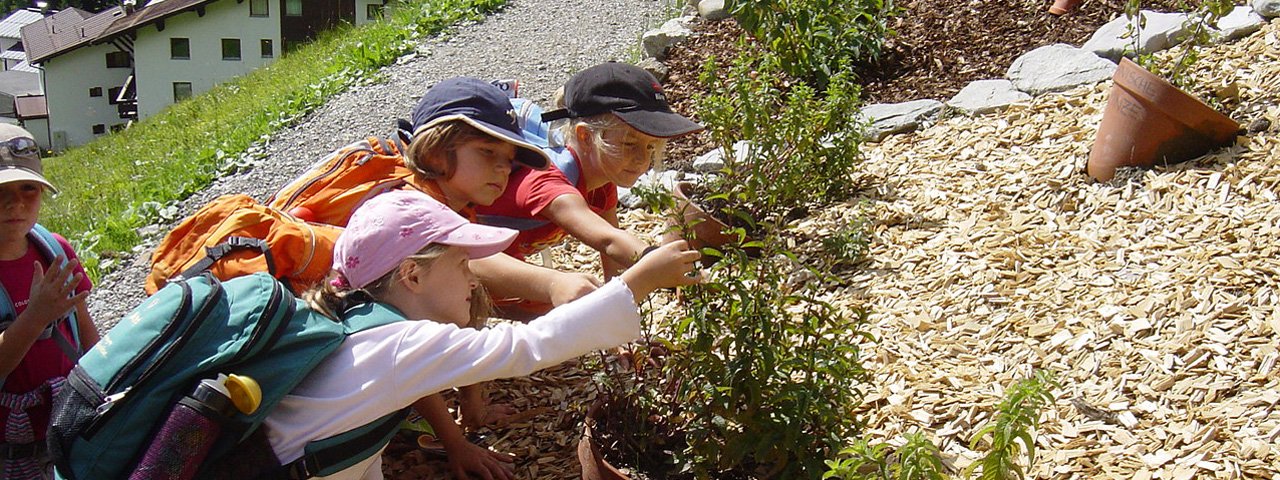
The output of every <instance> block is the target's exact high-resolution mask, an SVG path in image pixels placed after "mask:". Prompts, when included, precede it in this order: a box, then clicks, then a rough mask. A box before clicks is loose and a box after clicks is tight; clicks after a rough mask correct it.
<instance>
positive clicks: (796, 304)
mask: <svg viewBox="0 0 1280 480" xmlns="http://www.w3.org/2000/svg"><path fill="white" fill-rule="evenodd" d="M759 243H760V246H761V247H762V250H763V251H762V252H761V253H762V254H761V256H760V257H759V258H751V257H749V256H748V255H747V254H746V252H744V251H743V250H741V249H738V248H727V249H726V250H725V251H724V252H722V253H721V255H723V258H721V259H720V261H719V262H717V263H716V264H715V266H714V267H713V269H712V277H713V280H712V281H710V282H708V283H706V284H704V285H702V286H699V287H694V288H687V289H685V290H684V294H685V301H686V304H685V308H684V315H683V317H682V318H678V319H677V320H676V321H675V324H674V325H673V326H672V327H671V332H670V338H672V339H673V340H672V342H673V343H674V344H675V345H676V346H675V347H674V349H675V350H674V351H673V352H672V354H671V356H670V358H669V360H668V362H667V363H666V370H665V371H664V374H665V376H666V378H668V379H669V380H670V381H674V382H676V384H677V385H678V387H677V388H676V389H675V390H674V391H675V393H674V394H673V396H672V400H673V401H674V402H675V403H676V404H677V405H681V406H682V408H683V412H682V413H681V417H680V418H682V419H683V420H684V421H685V422H686V424H685V428H684V431H685V432H686V435H687V441H686V444H687V446H686V447H685V448H684V450H683V451H679V452H677V455H676V456H677V458H678V462H677V463H678V464H682V465H684V466H685V468H687V469H688V470H689V471H691V472H693V474H694V476H695V477H698V478H724V477H726V476H729V473H728V472H750V473H752V474H753V475H757V476H759V477H761V478H818V476H819V475H821V473H822V472H823V471H824V469H825V468H824V460H826V459H828V458H833V457H834V456H835V454H836V452H837V450H838V449H839V447H840V445H841V444H842V441H843V439H845V438H849V437H850V436H852V435H855V434H857V432H858V431H859V429H860V428H861V425H860V424H859V423H858V421H857V418H856V417H855V416H854V415H852V414H851V412H852V411H853V410H854V409H855V408H856V407H857V406H858V405H860V404H861V401H862V398H863V396H864V392H863V389H864V388H865V385H866V384H867V382H868V380H869V374H868V372H867V371H866V370H864V369H863V367H862V363H861V357H860V353H861V352H860V350H859V345H860V344H862V343H863V341H864V340H867V339H870V335H869V334H868V333H866V332H865V331H864V330H863V327H864V325H865V323H866V320H867V312H866V311H865V310H862V309H855V310H852V311H849V312H843V311H840V310H839V309H837V308H836V307H835V306H833V305H830V304H828V303H825V302H823V301H821V300H818V299H817V298H815V297H814V296H813V292H812V291H810V290H808V287H795V289H791V288H788V287H786V285H788V283H789V282H788V281H787V280H788V279H787V277H788V272H791V271H792V270H793V269H796V268H803V267H801V266H799V264H798V263H796V262H795V259H794V257H793V256H791V255H790V254H789V252H785V251H782V250H779V249H777V248H775V247H774V246H773V245H776V244H777V242H775V241H771V240H766V241H763V242H759ZM850 315H852V316H850Z"/></svg>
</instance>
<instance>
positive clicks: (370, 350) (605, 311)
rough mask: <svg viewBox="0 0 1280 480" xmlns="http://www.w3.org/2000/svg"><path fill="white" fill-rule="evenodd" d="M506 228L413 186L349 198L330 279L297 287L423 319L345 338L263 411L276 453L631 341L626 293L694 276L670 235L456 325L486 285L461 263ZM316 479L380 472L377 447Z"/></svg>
mask: <svg viewBox="0 0 1280 480" xmlns="http://www.w3.org/2000/svg"><path fill="white" fill-rule="evenodd" d="M515 235H516V232H515V231H513V230H508V229H505V228H498V227H489V226H484V225H478V224H473V223H469V222H467V220H466V219H465V218H463V217H461V216H460V215H458V214H457V213H455V212H453V211H452V210H450V209H449V208H448V207H446V206H444V205H443V204H441V203H439V202H437V201H435V200H433V199H431V198H429V197H427V196H426V195H425V194H422V193H421V192H416V191H397V192H389V193H386V194H382V195H379V196H377V197H375V198H374V199H372V200H370V201H368V202H367V203H366V204H365V205H363V206H361V207H360V209H358V210H357V211H356V212H355V214H354V215H353V216H352V217H351V221H350V223H348V225H347V229H346V231H344V232H343V233H342V236H341V237H339V239H338V244H337V246H336V248H335V252H334V275H333V277H332V281H331V282H326V283H325V284H323V285H322V286H321V287H317V288H316V289H313V290H311V291H309V292H307V293H306V294H305V295H304V298H305V299H306V301H307V303H308V304H309V305H310V306H311V308H313V309H314V310H316V311H318V312H321V313H324V314H325V315H327V316H330V317H333V318H340V316H339V314H340V313H341V312H344V311H346V310H347V309H349V308H352V307H354V306H357V305H361V304H365V303H369V302H376V303H378V304H381V305H384V306H386V307H390V308H391V309H393V310H394V311H396V312H398V313H399V314H401V315H403V316H404V317H405V318H408V319H429V320H431V321H425V322H424V321H406V322H397V323H393V324H389V325H384V326H382V327H377V328H373V329H369V330H366V331H362V332H360V333H356V334H354V335H352V336H350V337H348V338H347V340H346V341H344V342H343V344H342V345H341V346H340V347H339V348H338V350H337V351H335V352H334V353H333V354H331V355H330V356H328V357H327V358H326V359H325V360H324V361H323V362H322V363H321V364H320V365H319V366H318V367H317V368H316V369H315V370H314V371H313V372H312V373H310V374H309V375H308V376H307V378H306V379H305V380H303V382H302V383H301V384H300V385H299V386H298V387H297V388H296V389H294V391H293V392H291V393H290V394H289V395H288V396H286V397H285V398H284V399H283V400H282V401H281V402H280V403H279V406H278V407H277V408H276V409H275V410H273V411H272V413H271V414H270V416H268V417H267V420H266V426H267V432H268V439H269V442H270V445H271V448H272V450H273V451H274V453H275V455H276V457H277V458H278V459H279V460H281V461H282V462H283V463H285V464H288V463H290V462H293V461H295V460H297V459H299V458H301V457H302V456H303V453H304V452H303V447H304V446H305V445H306V444H307V443H308V442H311V441H314V440H320V439H325V438H329V437H332V436H334V435H337V434H340V433H343V432H347V431H350V430H353V429H355V428H357V427H360V426H362V425H366V424H368V423H370V422H372V421H373V420H375V419H378V418H381V417H383V416H385V415H387V414H390V413H392V412H396V411H399V410H402V409H404V408H405V407H406V406H408V405H410V404H412V403H414V402H415V401H417V400H418V399H420V398H422V397H424V396H428V395H432V394H434V393H437V392H439V391H441V390H444V389H447V388H452V387H456V386H462V385H471V384H475V383H478V382H484V381H489V380H494V379H498V378H506V377H517V376H523V375H529V374H530V373H532V372H534V371H536V370H538V369H541V368H546V367H549V366H553V365H556V364H559V363H560V362H563V361H565V360H568V359H571V358H573V357H576V356H578V355H582V354H585V353H588V352H591V351H594V350H600V349H605V348H610V347H613V346H617V345H620V344H623V343H626V342H628V341H631V340H634V339H635V338H636V337H637V336H639V334H640V323H639V322H640V317H639V314H638V313H637V307H636V305H637V304H639V303H640V302H641V301H642V300H643V299H644V298H645V297H647V296H648V295H649V294H650V293H651V292H653V291H654V290H656V289H658V288H666V287H676V286H682V285H691V284H694V283H697V282H699V281H701V274H700V272H698V271H697V270H696V269H695V267H694V265H695V262H696V261H697V260H698V258H699V257H700V254H699V253H698V252H697V251H692V250H688V249H687V248H688V247H687V245H685V244H684V242H676V243H671V244H668V245H664V246H663V247H661V248H658V249H656V250H654V251H652V252H651V253H650V254H649V255H646V256H645V257H644V258H643V259H641V260H640V261H639V262H637V263H636V264H635V266H633V267H632V268H630V269H628V270H627V271H626V272H623V273H622V274H621V275H620V276H619V277H617V278H615V279H613V280H612V281H611V282H609V283H607V284H605V285H604V286H603V287H601V288H599V289H597V290H596V291H594V292H592V293H590V294H587V295H586V296H584V297H582V298H580V299H578V300H575V301H573V302H569V303H567V304H565V305H562V306H560V307H557V308H555V309H554V310H552V311H551V312H549V313H547V314H546V315H544V316H542V317H539V318H537V319H535V320H533V321H531V322H530V323H528V324H503V325H497V326H494V327H491V328H488V329H485V330H475V329H470V328H461V327H463V326H465V325H468V324H470V323H471V321H472V319H473V318H475V317H476V316H478V315H481V314H482V313H483V312H477V311H475V310H474V309H473V305H474V304H475V303H476V301H477V300H478V299H480V298H482V297H485V296H486V295H485V294H484V293H483V291H481V290H478V287H479V282H478V281H477V279H476V277H475V275H473V274H472V273H471V270H470V269H469V268H468V262H469V261H470V260H472V259H477V258H484V257H487V256H490V255H493V254H495V253H498V252H501V251H502V250H503V249H505V248H506V247H507V246H508V245H510V243H511V242H512V240H513V239H514V238H515ZM477 448H478V447H477ZM510 468H511V467H510V465H509V464H508V465H505V466H504V470H505V474H500V475H501V476H505V477H507V478H510V477H511V476H512V475H513V474H512V473H511V472H510ZM488 475H489V476H490V477H494V475H493V474H492V473H489V474H488ZM324 478H331V479H380V478H382V473H381V455H380V454H375V455H372V456H370V457H369V458H366V459H363V460H362V461H360V462H359V463H357V464H356V465H354V466H352V467H350V468H348V469H346V470H343V471H341V472H338V473H336V474H333V475H330V476H327V477H324Z"/></svg>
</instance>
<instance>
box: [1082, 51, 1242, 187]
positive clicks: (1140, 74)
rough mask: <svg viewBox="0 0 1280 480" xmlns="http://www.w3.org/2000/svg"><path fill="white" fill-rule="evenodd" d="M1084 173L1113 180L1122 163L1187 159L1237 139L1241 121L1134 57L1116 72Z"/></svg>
mask: <svg viewBox="0 0 1280 480" xmlns="http://www.w3.org/2000/svg"><path fill="white" fill-rule="evenodd" d="M1112 78H1113V80H1114V83H1113V85H1112V87H1111V94H1110V95H1111V96H1110V97H1109V98H1108V99H1107V107H1106V110H1105V111H1103V114H1102V123H1101V124H1100V125H1098V137H1097V139H1096V140H1095V141H1094V143H1093V150H1092V151H1090V152H1089V163H1088V165H1087V166H1086V167H1085V173H1087V174H1088V175H1089V176H1090V177H1092V178H1093V179H1095V180H1098V181H1103V182H1105V181H1108V180H1111V178H1112V177H1113V176H1115V172H1116V168H1118V167H1144V168H1150V167H1152V166H1154V165H1156V164H1157V163H1159V164H1172V163H1178V162H1185V161H1187V160H1191V159H1193V158H1196V157H1199V156H1201V155H1204V154H1206V153H1208V152H1209V151H1210V150H1213V149H1215V148H1221V147H1225V146H1227V145H1231V144H1232V143H1233V142H1235V138H1236V133H1237V132H1238V131H1239V130H1240V125H1239V124H1238V123H1236V122H1235V121H1234V120H1231V119H1230V118H1228V117H1227V116H1226V115H1223V114H1222V113H1219V112H1218V111H1217V110H1214V109H1213V108H1212V107H1210V106H1208V105H1205V103H1204V102H1201V101H1200V100H1199V99H1196V98H1195V97H1192V96H1191V95H1188V94H1186V93H1185V92H1183V91H1182V90H1179V89H1178V88H1177V87H1174V86H1173V85H1171V84H1169V82H1166V81H1164V79H1162V78H1160V77H1158V76H1156V75H1153V74H1151V73H1150V72H1148V71H1146V70H1143V69H1142V67H1139V66H1138V65H1137V64H1136V63H1133V62H1131V61H1129V59H1127V58H1126V59H1122V60H1120V68H1118V69H1116V73H1115V75H1114V76H1113V77H1112Z"/></svg>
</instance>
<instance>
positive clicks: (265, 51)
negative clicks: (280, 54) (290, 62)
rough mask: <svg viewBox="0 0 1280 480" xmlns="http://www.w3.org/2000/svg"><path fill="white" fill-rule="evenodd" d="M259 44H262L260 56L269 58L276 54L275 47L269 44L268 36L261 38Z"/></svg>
mask: <svg viewBox="0 0 1280 480" xmlns="http://www.w3.org/2000/svg"><path fill="white" fill-rule="evenodd" d="M259 44H260V45H261V46H262V58H271V57H274V56H275V55H276V51H275V48H274V46H273V45H272V44H271V39H270V38H264V39H262V42H260V43H259Z"/></svg>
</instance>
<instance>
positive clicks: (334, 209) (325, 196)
mask: <svg viewBox="0 0 1280 480" xmlns="http://www.w3.org/2000/svg"><path fill="white" fill-rule="evenodd" d="M404 150H405V147H404V143H403V142H401V141H400V139H399V138H395V139H392V140H390V141H388V140H385V139H382V138H379V137H369V138H367V139H365V140H361V141H358V142H355V143H352V144H349V145H347V146H345V147H342V148H341V149H338V151H335V152H333V153H331V154H329V156H327V157H325V158H324V159H322V160H320V161H319V162H317V163H316V164H315V165H313V166H312V167H311V169H309V170H307V172H306V173H304V174H302V176H300V177H298V178H297V179H295V180H294V181H292V182H289V184H288V185H285V186H284V187H283V188H281V189H280V190H279V191H278V192H276V194H275V195H272V196H271V198H270V199H268V200H267V205H269V206H271V207H273V208H276V209H278V210H281V211H286V212H289V213H290V214H292V215H294V216H297V217H298V218H301V219H304V220H307V221H311V222H318V223H323V224H327V225H339V226H343V225H346V224H347V221H348V220H350V219H351V213H352V212H354V211H355V210H356V207H359V206H360V205H362V204H364V202H365V201H366V200H368V199H370V198H373V197H375V196H377V195H378V194H380V193H383V192H386V191H388V190H395V189H397V188H400V187H402V186H404V185H406V184H409V183H412V182H413V172H412V171H411V170H409V168H408V167H406V166H405V165H404V156H403V154H402V152H404Z"/></svg>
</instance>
